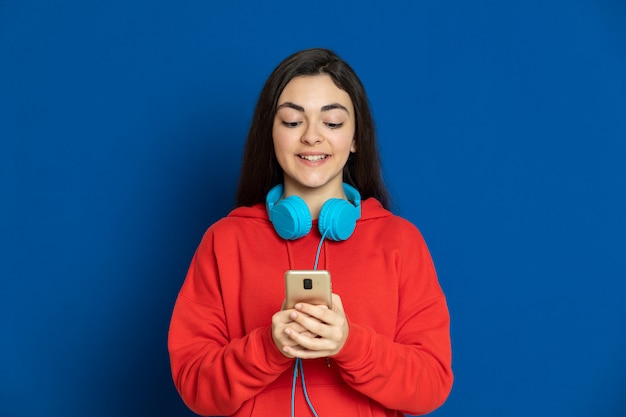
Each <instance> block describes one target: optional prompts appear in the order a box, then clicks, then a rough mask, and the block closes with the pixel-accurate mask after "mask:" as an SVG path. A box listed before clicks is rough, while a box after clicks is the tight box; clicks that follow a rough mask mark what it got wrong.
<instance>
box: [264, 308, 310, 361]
mask: <svg viewBox="0 0 626 417" xmlns="http://www.w3.org/2000/svg"><path fill="white" fill-rule="evenodd" d="M284 307H285V303H284V302H283V308H284ZM293 312H294V310H293V309H290V310H281V311H279V312H278V313H276V314H274V315H273V316H272V339H273V340H274V344H275V345H276V347H277V348H278V350H280V352H281V353H282V354H283V355H285V356H286V357H288V358H293V357H294V356H293V355H290V354H289V353H288V351H286V350H285V348H294V349H302V348H301V347H300V346H298V343H297V342H295V341H294V340H293V339H292V338H291V337H289V334H293V333H298V334H300V335H301V336H302V337H308V338H315V337H316V335H315V334H313V333H311V332H310V331H308V330H307V329H305V328H304V327H302V326H301V325H300V324H298V323H296V322H294V321H293V320H292V318H291V314H292V313H293ZM287 329H289V330H288V331H287Z"/></svg>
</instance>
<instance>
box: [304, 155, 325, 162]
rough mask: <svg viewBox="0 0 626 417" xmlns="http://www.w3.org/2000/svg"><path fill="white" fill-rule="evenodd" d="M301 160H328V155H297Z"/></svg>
mask: <svg viewBox="0 0 626 417" xmlns="http://www.w3.org/2000/svg"><path fill="white" fill-rule="evenodd" d="M298 156H299V157H300V158H302V159H306V160H307V161H311V162H317V161H320V160H322V159H326V158H328V155H298Z"/></svg>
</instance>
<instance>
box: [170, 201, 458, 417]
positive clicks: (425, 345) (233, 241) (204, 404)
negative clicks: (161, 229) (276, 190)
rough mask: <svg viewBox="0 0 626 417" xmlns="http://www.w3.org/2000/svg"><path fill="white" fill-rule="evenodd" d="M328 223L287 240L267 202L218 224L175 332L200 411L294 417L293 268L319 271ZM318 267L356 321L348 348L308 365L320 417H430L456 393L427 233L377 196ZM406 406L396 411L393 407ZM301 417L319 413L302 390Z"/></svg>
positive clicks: (182, 386) (176, 374) (298, 399)
mask: <svg viewBox="0 0 626 417" xmlns="http://www.w3.org/2000/svg"><path fill="white" fill-rule="evenodd" d="M320 238H321V236H320V233H319V231H318V230H317V222H316V221H314V224H313V228H312V231H311V232H310V233H309V234H308V235H307V236H305V237H303V238H301V239H298V240H294V241H285V240H283V239H281V238H280V237H279V236H278V234H277V233H276V232H275V231H274V228H273V226H272V224H271V223H270V221H269V218H268V216H267V212H266V210H265V206H264V205H262V204H257V205H255V206H253V207H240V208H237V209H235V210H233V211H232V212H231V213H230V214H229V215H228V217H226V218H224V219H222V220H220V221H218V222H217V223H215V224H214V225H213V226H211V227H210V228H209V229H208V231H207V232H206V234H205V235H204V237H203V239H202V242H201V243H200V245H199V247H198V249H197V251H196V253H195V255H194V257H193V260H192V262H191V266H190V267H189V272H188V274H187V278H186V280H185V282H184V284H183V286H182V288H181V290H180V293H179V295H178V299H177V301H176V305H175V307H174V312H173V315H172V321H171V324H170V331H169V343H168V344H169V352H170V360H171V366H172V375H173V378H174V382H175V384H176V388H177V389H178V392H179V393H180V395H181V397H182V398H183V400H184V401H185V403H186V404H187V405H188V406H189V408H191V409H192V410H193V411H194V412H196V413H198V414H201V415H219V416H222V415H234V416H271V417H276V416H279V417H280V416H289V415H290V410H291V389H292V378H293V366H294V361H295V360H294V359H289V358H287V357H285V356H283V354H282V353H281V352H280V351H279V350H278V348H277V347H276V345H275V344H274V342H273V340H272V335H271V317H272V315H273V314H274V313H276V312H277V311H279V310H280V308H281V305H282V302H283V299H284V280H283V275H284V272H285V271H286V270H288V269H313V266H314V262H315V254H316V251H317V247H318V244H319V241H320ZM319 269H327V270H329V271H330V273H331V275H332V281H333V282H332V286H333V292H335V293H337V294H339V295H340V296H341V298H342V302H343V306H344V309H345V313H346V316H347V318H348V323H349V329H350V331H349V334H348V339H347V341H346V343H345V345H344V347H343V349H342V350H341V351H340V352H339V353H338V354H337V355H335V356H333V357H331V358H328V359H313V360H303V365H304V374H305V383H306V388H307V391H308V395H309V398H310V401H311V403H312V404H313V406H314V407H315V410H316V411H317V413H318V415H319V416H320V417H331V416H342V417H345V416H401V415H402V413H407V414H413V415H416V414H425V413H428V412H430V411H432V410H434V409H435V408H437V407H439V406H440V405H441V404H442V403H443V402H444V401H445V399H446V398H447V396H448V394H449V392H450V389H451V386H452V380H453V376H452V370H451V348H450V331H449V322H450V319H449V315H448V309H447V305H446V301H445V297H444V295H443V293H442V291H441V288H440V286H439V283H438V281H437V276H436V274H435V269H434V266H433V263H432V260H431V257H430V254H429V252H428V249H427V247H426V244H425V243H424V241H423V239H422V236H421V234H420V233H419V231H418V230H417V229H416V228H415V226H413V225H412V224H411V223H409V222H408V221H406V220H404V219H402V218H400V217H397V216H394V215H392V214H391V213H390V212H389V211H387V210H385V209H384V208H383V207H382V206H381V205H380V203H379V202H378V201H377V200H375V199H372V198H370V199H367V200H365V201H364V202H363V204H362V215H361V219H360V220H359V221H358V222H357V226H356V229H355V231H354V234H353V235H352V236H351V237H350V238H349V239H348V240H346V241H342V242H335V241H330V240H325V241H324V244H323V248H322V252H321V254H320V260H319ZM394 410H396V411H394ZM295 411H296V412H295V415H296V416H309V415H311V412H310V411H309V409H308V406H307V404H306V401H305V398H304V395H303V392H302V387H301V386H300V384H299V383H298V387H297V391H296V395H295Z"/></svg>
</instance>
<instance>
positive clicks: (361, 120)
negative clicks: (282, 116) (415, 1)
mask: <svg viewBox="0 0 626 417" xmlns="http://www.w3.org/2000/svg"><path fill="white" fill-rule="evenodd" d="M303 75H329V76H330V77H331V79H332V80H333V82H334V83H335V85H336V86H337V87H338V88H340V89H342V90H344V91H345V92H347V93H348V95H349V96H350V99H351V100H352V105H353V106H354V111H355V125H356V126H355V127H356V129H355V133H354V139H355V146H356V149H357V151H356V152H355V153H353V154H351V155H350V157H349V158H348V162H347V163H346V166H345V167H344V170H343V181H344V182H346V183H348V184H350V185H352V186H354V187H355V188H356V189H357V190H359V192H360V193H361V197H362V198H363V199H366V198H369V197H375V198H376V199H378V201H380V202H381V204H382V205H383V207H385V208H388V206H389V196H388V192H387V189H386V187H385V184H384V182H383V179H382V170H381V162H380V156H379V153H378V146H377V142H376V129H375V126H374V120H373V118H372V114H371V112H370V107H369V102H368V99H367V95H366V93H365V89H364V88H363V84H362V83H361V80H359V78H358V76H357V75H356V73H355V72H354V70H353V69H352V68H351V67H350V66H349V65H348V64H347V63H346V62H345V61H343V60H342V59H341V58H339V56H337V54H335V53H334V52H333V51H330V50H328V49H322V48H314V49H306V50H303V51H300V52H296V53H295V54H293V55H291V56H289V57H287V58H286V59H285V60H284V61H283V62H281V63H280V64H279V65H278V66H277V67H276V69H274V71H273V72H272V74H271V75H270V76H269V78H268V79H267V81H266V82H265V86H264V87H263V89H262V90H261V94H260V95H259V100H258V102H257V105H256V109H255V111H254V115H253V118H252V123H251V126H250V131H249V132H248V138H247V141H246V145H245V148H244V153H243V161H242V167H241V173H240V177H239V187H238V189H237V201H236V204H237V206H251V205H253V204H256V203H260V202H264V201H265V196H266V194H267V193H268V191H269V190H270V189H271V188H272V187H273V186H275V185H276V184H279V183H281V182H282V181H283V171H282V168H281V167H280V165H279V164H278V160H277V159H276V155H275V153H274V142H273V139H272V128H273V124H274V117H275V115H276V110H277V109H276V107H277V105H278V98H279V97H280V95H281V94H282V92H283V89H284V88H285V86H286V85H287V84H288V83H289V81H291V79H292V78H294V77H298V76H303Z"/></svg>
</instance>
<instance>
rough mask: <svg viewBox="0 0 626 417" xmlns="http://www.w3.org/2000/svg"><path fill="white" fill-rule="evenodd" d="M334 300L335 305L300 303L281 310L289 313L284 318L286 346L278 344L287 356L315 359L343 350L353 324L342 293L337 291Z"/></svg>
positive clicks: (282, 336) (283, 338)
mask: <svg viewBox="0 0 626 417" xmlns="http://www.w3.org/2000/svg"><path fill="white" fill-rule="evenodd" d="M332 301H333V307H332V309H329V308H328V307H326V306H315V305H311V304H307V303H298V304H296V306H295V309H293V310H285V311H281V312H280V313H287V317H288V318H283V321H282V323H284V327H283V330H282V331H283V335H281V336H279V339H280V340H281V341H283V343H282V344H281V345H282V346H278V344H277V346H278V347H279V349H281V351H282V352H283V354H284V355H285V356H288V357H296V358H302V359H314V358H324V357H328V356H333V355H336V354H337V353H339V351H340V350H341V348H343V345H344V344H345V343H346V340H347V339H348V332H349V326H348V320H347V318H346V314H345V312H344V309H343V304H342V302H341V297H340V296H339V295H337V294H333V295H332ZM280 313H277V314H280ZM275 316H276V315H275ZM272 322H273V321H272ZM272 327H273V326H272ZM285 336H286V338H285ZM275 340H276V339H275Z"/></svg>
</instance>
